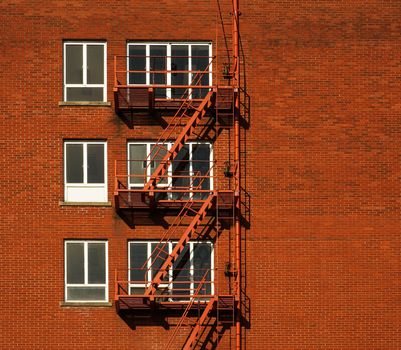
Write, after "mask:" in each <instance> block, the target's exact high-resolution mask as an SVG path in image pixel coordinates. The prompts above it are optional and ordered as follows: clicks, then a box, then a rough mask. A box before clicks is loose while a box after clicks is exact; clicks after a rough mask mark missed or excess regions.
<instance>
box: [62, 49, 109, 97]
mask: <svg viewBox="0 0 401 350" xmlns="http://www.w3.org/2000/svg"><path fill="white" fill-rule="evenodd" d="M68 45H76V46H78V45H81V46H82V84H67V59H66V52H67V46H68ZM91 45H97V46H99V45H102V46H103V60H104V62H103V84H87V79H88V69H87V67H88V64H87V47H88V46H91ZM63 57H64V63H63V66H64V74H63V75H64V91H63V92H64V101H67V88H103V99H102V102H106V100H107V43H106V42H82V41H77V42H75V41H66V42H64V54H63Z"/></svg>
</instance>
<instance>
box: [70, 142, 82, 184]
mask: <svg viewBox="0 0 401 350" xmlns="http://www.w3.org/2000/svg"><path fill="white" fill-rule="evenodd" d="M66 153H67V154H66V167H67V169H66V170H67V183H83V182H84V170H83V164H84V155H83V145H82V144H67V145H66Z"/></svg>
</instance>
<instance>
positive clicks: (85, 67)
mask: <svg viewBox="0 0 401 350" xmlns="http://www.w3.org/2000/svg"><path fill="white" fill-rule="evenodd" d="M87 70H88V64H87V44H82V82H83V85H84V86H86V84H87V76H86V73H87Z"/></svg>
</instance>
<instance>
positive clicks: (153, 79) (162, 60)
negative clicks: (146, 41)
mask: <svg viewBox="0 0 401 350" xmlns="http://www.w3.org/2000/svg"><path fill="white" fill-rule="evenodd" d="M166 56H167V47H166V45H150V71H151V72H153V73H150V83H151V84H161V85H164V84H166V83H167V78H166V77H167V73H166V72H165V71H166V69H167V64H166V61H167V57H166ZM163 71H164V72H163ZM155 96H156V97H160V98H164V97H166V89H163V88H159V89H156V92H155Z"/></svg>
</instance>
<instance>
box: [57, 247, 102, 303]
mask: <svg viewBox="0 0 401 350" xmlns="http://www.w3.org/2000/svg"><path fill="white" fill-rule="evenodd" d="M74 243H75V244H76V243H80V244H84V283H68V282H67V272H68V271H67V266H68V261H67V250H68V248H67V247H68V244H74ZM91 243H102V244H104V246H105V247H104V248H105V249H104V254H105V259H104V260H105V262H104V263H105V283H89V282H88V271H89V265H88V245H89V244H91ZM108 266H109V261H108V242H107V241H99V240H93V241H92V240H90V241H82V240H66V241H64V296H65V300H66V301H68V302H74V303H75V302H77V303H79V302H85V303H90V302H95V303H96V302H99V301H100V302H104V301H107V300H108V296H109V287H108V280H109V275H108ZM70 287H77V288H86V287H88V288H92V287H94V288H104V289H105V290H104V295H105V298H104V300H68V298H67V296H68V288H70Z"/></svg>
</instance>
